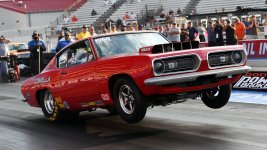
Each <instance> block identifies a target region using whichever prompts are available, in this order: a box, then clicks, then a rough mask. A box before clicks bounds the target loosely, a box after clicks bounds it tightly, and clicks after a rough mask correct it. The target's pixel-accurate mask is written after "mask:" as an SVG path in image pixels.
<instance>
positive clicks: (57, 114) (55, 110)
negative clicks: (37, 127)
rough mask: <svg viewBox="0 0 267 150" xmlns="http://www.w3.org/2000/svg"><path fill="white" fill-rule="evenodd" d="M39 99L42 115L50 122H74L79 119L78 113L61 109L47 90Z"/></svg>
mask: <svg viewBox="0 0 267 150" xmlns="http://www.w3.org/2000/svg"><path fill="white" fill-rule="evenodd" d="M40 98H41V101H40V105H41V108H42V111H43V114H44V116H45V117H46V118H47V119H48V120H49V121H51V122H58V121H74V120H76V119H77V118H78V117H79V111H70V110H63V109H61V108H60V106H59V104H57V102H55V99H54V97H53V95H52V93H51V92H50V91H49V90H46V91H44V92H43V93H42V94H41V97H40Z"/></svg>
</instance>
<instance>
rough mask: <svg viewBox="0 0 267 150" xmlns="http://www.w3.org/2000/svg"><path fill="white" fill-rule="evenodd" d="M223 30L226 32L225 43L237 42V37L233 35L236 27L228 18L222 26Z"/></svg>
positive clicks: (233, 43)
mask: <svg viewBox="0 0 267 150" xmlns="http://www.w3.org/2000/svg"><path fill="white" fill-rule="evenodd" d="M239 22H240V20H239ZM223 30H224V31H225V32H226V45H236V44H237V38H236V35H235V31H236V29H235V27H234V25H232V24H231V22H230V20H226V25H225V26H224V27H223ZM244 33H245V30H244Z"/></svg>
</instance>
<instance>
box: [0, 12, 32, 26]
mask: <svg viewBox="0 0 267 150" xmlns="http://www.w3.org/2000/svg"><path fill="white" fill-rule="evenodd" d="M25 27H28V16H27V14H22V13H18V12H15V11H10V10H8V9H4V8H0V31H3V30H8V29H17V28H25Z"/></svg>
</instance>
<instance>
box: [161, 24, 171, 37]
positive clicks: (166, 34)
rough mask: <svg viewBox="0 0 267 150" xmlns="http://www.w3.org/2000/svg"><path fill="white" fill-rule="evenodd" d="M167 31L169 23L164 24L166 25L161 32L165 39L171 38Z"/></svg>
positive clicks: (168, 30)
mask: <svg viewBox="0 0 267 150" xmlns="http://www.w3.org/2000/svg"><path fill="white" fill-rule="evenodd" d="M169 32H170V25H169V24H166V25H165V30H164V32H163V35H164V36H165V37H166V38H167V39H169V40H171V38H170V34H169Z"/></svg>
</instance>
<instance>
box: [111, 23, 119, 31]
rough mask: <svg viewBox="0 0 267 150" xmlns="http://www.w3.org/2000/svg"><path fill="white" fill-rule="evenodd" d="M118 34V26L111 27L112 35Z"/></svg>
mask: <svg viewBox="0 0 267 150" xmlns="http://www.w3.org/2000/svg"><path fill="white" fill-rule="evenodd" d="M116 32H118V31H117V28H116V26H115V25H112V26H111V33H116Z"/></svg>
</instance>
